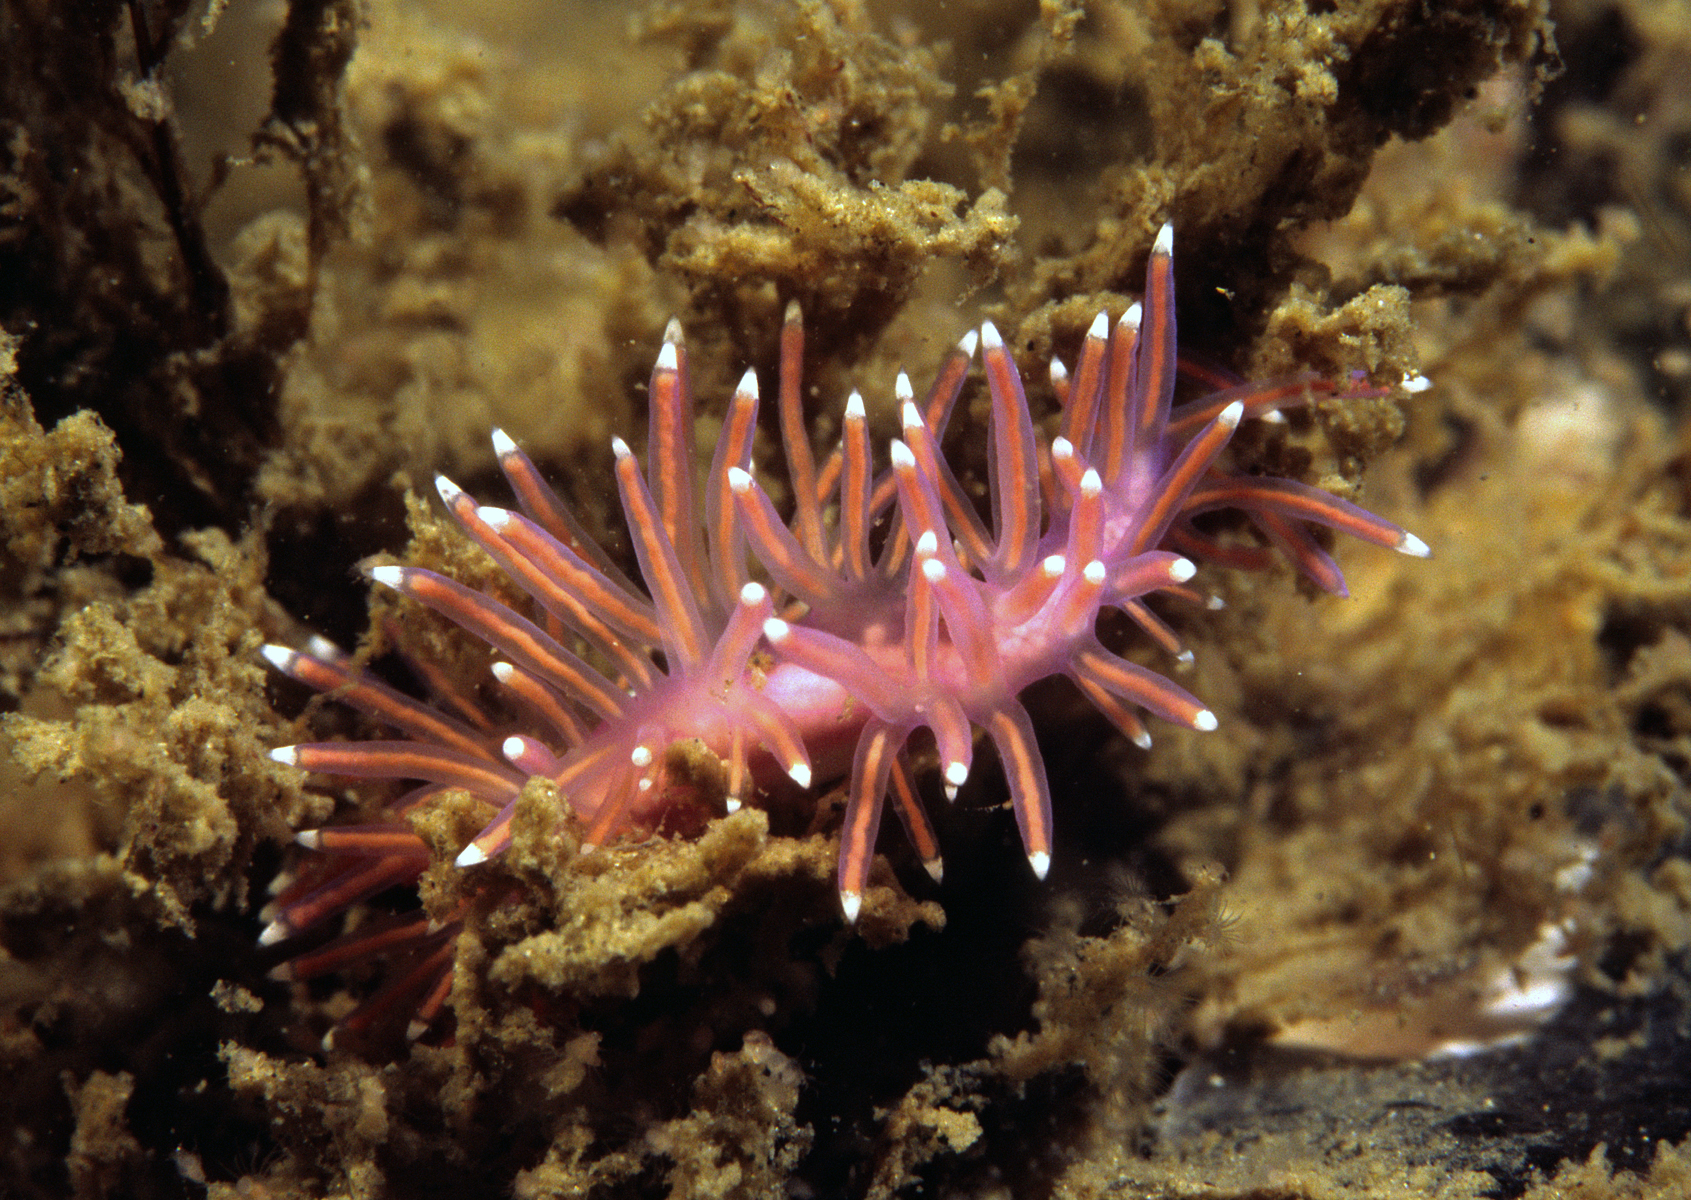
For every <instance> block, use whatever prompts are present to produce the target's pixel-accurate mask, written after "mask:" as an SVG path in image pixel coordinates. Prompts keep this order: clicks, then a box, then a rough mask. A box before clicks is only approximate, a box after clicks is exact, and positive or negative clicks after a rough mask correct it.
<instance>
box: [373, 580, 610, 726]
mask: <svg viewBox="0 0 1691 1200" xmlns="http://www.w3.org/2000/svg"><path fill="white" fill-rule="evenodd" d="M378 570H382V568H378ZM373 574H374V573H373ZM384 581H385V580H384ZM396 586H397V590H399V591H401V592H403V593H404V594H406V595H408V596H411V597H412V598H413V599H416V600H420V601H421V602H422V603H424V604H427V605H428V606H429V607H430V608H432V609H434V610H435V611H436V612H438V613H441V614H442V615H443V616H445V617H447V618H448V619H450V620H451V621H453V622H455V623H456V624H458V625H459V626H461V627H462V628H464V629H467V630H468V631H469V632H471V633H473V634H475V635H476V636H477V637H479V638H481V639H482V640H483V641H485V642H487V643H488V644H489V645H491V646H493V647H495V648H497V649H499V650H502V651H504V652H505V653H506V654H507V655H509V656H510V657H512V658H515V659H517V660H518V661H519V662H520V663H521V664H522V665H524V666H527V667H528V668H529V669H531V670H533V671H535V672H536V673H537V674H539V675H540V676H541V677H542V678H544V679H548V680H550V681H552V682H553V683H555V684H557V685H558V686H560V687H562V688H564V689H565V690H566V691H567V692H568V693H569V694H570V695H571V697H572V698H573V699H576V700H579V701H580V702H581V703H583V704H585V705H587V706H588V707H589V708H591V709H592V710H593V711H595V712H596V713H598V714H599V715H600V716H601V717H614V716H618V715H620V714H621V712H622V706H623V701H624V700H625V699H626V697H625V696H624V695H623V694H622V693H621V692H619V691H618V690H617V689H616V688H614V687H612V686H611V684H610V683H609V682H608V681H607V680H606V679H605V677H604V676H602V675H600V674H599V673H598V672H597V671H595V670H593V668H591V667H589V666H588V665H587V664H586V663H584V662H582V661H581V660H580V659H579V658H577V657H576V656H575V655H574V654H571V653H570V652H569V651H568V650H565V649H564V648H563V647H562V646H560V645H558V643H557V642H556V641H554V640H553V639H552V638H550V637H548V636H547V635H546V634H545V633H543V632H542V631H541V630H540V629H539V628H538V627H537V626H536V625H535V624H534V623H533V622H532V621H529V620H527V619H526V618H524V617H520V616H518V615H517V614H516V613H514V612H512V611H511V610H510V609H508V608H506V607H505V606H504V605H503V604H500V603H498V602H497V601H494V600H489V599H488V598H487V597H486V596H484V595H483V594H482V593H480V592H478V591H475V590H474V589H472V588H467V587H465V586H464V585H463V584H461V583H458V582H457V581H455V580H452V579H448V578H446V577H445V576H444V575H437V574H435V573H434V572H433V571H425V570H421V569H419V568H416V567H406V568H400V569H399V571H398V577H397V580H396Z"/></svg>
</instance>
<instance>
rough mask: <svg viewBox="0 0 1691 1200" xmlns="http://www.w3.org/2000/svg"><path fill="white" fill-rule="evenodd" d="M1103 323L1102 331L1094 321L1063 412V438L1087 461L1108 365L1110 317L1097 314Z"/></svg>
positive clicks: (1085, 341) (1081, 350)
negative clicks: (1106, 363)
mask: <svg viewBox="0 0 1691 1200" xmlns="http://www.w3.org/2000/svg"><path fill="white" fill-rule="evenodd" d="M1098 320H1101V321H1104V322H1105V325H1104V328H1103V330H1102V331H1100V330H1099V329H1098V322H1097V321H1094V322H1093V324H1092V326H1091V327H1090V328H1088V329H1087V331H1086V338H1085V340H1084V341H1083V342H1082V343H1081V347H1080V361H1079V362H1077V363H1076V364H1075V373H1074V378H1073V380H1072V381H1071V382H1070V383H1069V396H1068V403H1067V405H1066V406H1065V407H1064V410H1063V436H1064V437H1066V438H1068V439H1069V444H1070V445H1072V446H1073V447H1074V448H1075V449H1076V450H1077V451H1079V453H1080V454H1081V455H1082V456H1083V457H1084V456H1087V455H1090V453H1091V450H1092V447H1091V441H1092V434H1093V431H1094V429H1095V428H1096V426H1097V422H1098V402H1099V400H1100V398H1101V397H1102V395H1103V391H1104V374H1105V361H1106V358H1107V356H1108V354H1109V344H1110V343H1109V325H1108V320H1109V318H1108V316H1107V315H1106V314H1104V313H1099V314H1098Z"/></svg>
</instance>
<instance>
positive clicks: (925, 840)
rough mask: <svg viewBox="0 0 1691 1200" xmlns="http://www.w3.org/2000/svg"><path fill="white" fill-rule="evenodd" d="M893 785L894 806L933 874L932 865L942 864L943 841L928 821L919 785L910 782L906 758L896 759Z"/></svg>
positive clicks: (920, 856) (891, 788) (919, 853)
mask: <svg viewBox="0 0 1691 1200" xmlns="http://www.w3.org/2000/svg"><path fill="white" fill-rule="evenodd" d="M889 782H890V784H891V787H890V791H891V795H892V800H893V806H894V807H895V808H896V809H897V810H898V815H899V817H900V818H901V819H902V820H903V822H904V831H905V833H906V834H908V835H909V838H910V844H911V846H913V847H914V848H915V850H916V856H917V857H918V858H920V859H921V860H922V862H923V864H924V865H925V866H928V869H929V871H930V873H931V872H932V870H933V868H932V866H931V864H934V863H937V862H939V838H938V837H936V836H935V835H934V827H933V825H932V823H931V822H929V820H928V814H927V810H925V809H924V808H923V807H922V801H921V798H920V797H918V796H917V795H916V786H915V784H914V783H913V782H912V781H911V779H910V769H909V768H908V767H907V766H905V764H904V761H903V760H902V759H900V758H897V757H894V759H893V764H892V774H891V778H890V780H889Z"/></svg>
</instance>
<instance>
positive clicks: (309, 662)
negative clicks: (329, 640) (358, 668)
mask: <svg viewBox="0 0 1691 1200" xmlns="http://www.w3.org/2000/svg"><path fill="white" fill-rule="evenodd" d="M289 654H290V658H289V660H288V665H287V666H286V667H285V668H283V669H284V670H285V671H286V672H287V674H288V675H289V676H290V677H292V678H294V679H297V680H299V681H300V682H301V683H303V684H306V685H308V686H310V687H313V688H316V689H317V690H318V691H320V692H328V693H333V698H334V699H336V700H339V701H341V702H342V703H343V704H348V705H351V706H352V707H353V708H356V709H358V710H359V711H360V712H364V713H368V714H369V715H370V716H372V717H375V718H376V719H377V720H378V721H382V722H384V723H386V724H388V725H391V726H393V727H394V728H395V729H399V730H402V731H404V732H405V733H408V734H410V735H411V736H412V737H417V738H425V739H429V740H433V741H437V742H443V743H445V744H446V745H448V746H452V747H454V748H456V749H458V750H462V751H463V752H464V753H466V754H473V755H477V756H480V757H483V758H489V757H491V755H490V753H489V751H488V749H487V747H486V746H485V745H483V744H482V741H481V739H480V738H479V737H477V736H476V735H475V734H474V733H472V732H471V731H470V730H468V729H466V728H465V727H463V726H461V725H459V724H458V723H457V722H456V721H453V720H451V719H450V718H448V717H446V716H444V715H443V714H441V713H438V712H436V711H435V710H434V709H432V708H429V707H428V706H427V705H425V704H422V703H419V702H418V701H416V700H413V699H412V698H411V697H409V696H406V695H403V694H402V693H400V692H396V691H394V690H393V689H392V688H390V687H388V686H387V685H385V684H381V683H377V682H376V681H375V680H373V679H369V678H367V677H365V676H363V675H359V674H356V673H354V672H353V671H351V670H350V669H348V668H346V667H342V666H339V665H337V664H334V663H328V662H324V661H323V660H321V659H319V658H315V657H313V656H311V655H309V654H304V653H301V652H299V651H290V652H289Z"/></svg>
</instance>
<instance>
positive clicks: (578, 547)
mask: <svg viewBox="0 0 1691 1200" xmlns="http://www.w3.org/2000/svg"><path fill="white" fill-rule="evenodd" d="M493 445H494V450H495V452H496V453H497V454H498V456H499V469H500V470H501V471H502V472H504V475H505V481H506V482H507V483H509V484H510V485H511V490H512V491H513V492H515V493H516V496H517V500H518V501H519V502H520V504H521V506H522V509H523V511H524V512H526V513H527V514H528V515H529V516H530V517H531V518H533V520H534V521H535V523H536V524H538V525H539V526H540V527H541V528H542V529H544V530H545V531H546V532H547V533H549V534H551V535H552V536H553V537H554V538H556V539H558V541H559V542H561V543H563V544H564V545H565V546H568V547H569V548H570V549H571V550H573V551H575V553H577V554H579V555H580V556H581V557H582V558H583V559H584V560H585V561H587V562H589V563H591V564H592V565H593V566H594V567H595V568H596V569H597V570H599V571H602V572H603V573H604V574H605V575H606V576H607V577H608V578H610V579H612V580H614V581H615V582H616V584H617V585H618V586H619V587H623V588H627V587H629V586H630V585H629V581H628V577H627V576H625V575H624V574H623V573H622V570H621V568H619V567H618V566H617V565H616V564H615V563H614V562H612V561H611V556H610V555H608V554H606V553H605V550H604V547H602V546H600V545H599V543H598V542H596V541H595V540H594V539H593V538H592V537H591V536H589V535H588V533H587V531H586V530H585V529H584V528H582V526H581V522H579V521H577V520H576V519H575V515H574V514H573V513H571V512H570V510H569V508H568V506H566V505H565V504H564V502H563V501H562V500H560V499H559V498H558V494H557V493H556V492H554V491H553V490H552V489H551V488H550V487H548V486H547V484H546V481H545V480H544V479H542V478H541V477H540V472H539V470H538V469H537V468H536V467H535V465H534V463H533V462H532V461H531V460H530V459H529V457H528V455H526V454H524V453H523V452H522V450H521V449H519V448H518V446H517V444H516V442H514V441H512V440H511V438H510V437H509V436H508V435H507V434H506V433H505V432H504V431H503V430H498V429H496V430H494V431H493Z"/></svg>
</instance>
